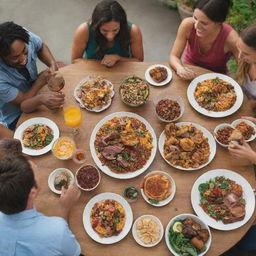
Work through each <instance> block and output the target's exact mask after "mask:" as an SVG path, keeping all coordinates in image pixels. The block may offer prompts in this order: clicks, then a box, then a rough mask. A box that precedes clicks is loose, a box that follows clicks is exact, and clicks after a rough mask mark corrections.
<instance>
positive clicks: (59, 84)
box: [48, 71, 65, 92]
mask: <svg viewBox="0 0 256 256" xmlns="http://www.w3.org/2000/svg"><path fill="white" fill-rule="evenodd" d="M64 85H65V80H64V78H63V76H62V74H61V73H60V72H58V71H56V72H55V73H54V74H53V75H51V76H50V79H49V81H48V88H49V90H51V91H53V92H59V91H60V90H61V89H62V88H63V87H64Z"/></svg>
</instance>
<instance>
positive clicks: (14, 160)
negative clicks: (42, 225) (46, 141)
mask: <svg viewBox="0 0 256 256" xmlns="http://www.w3.org/2000/svg"><path fill="white" fill-rule="evenodd" d="M34 186H35V187H36V182H35V177H34V172H33V170H32V167H31V165H30V163H29V161H28V159H27V158H25V157H24V156H22V155H17V156H14V155H13V156H12V157H6V158H4V159H1V160H0V211H2V212H3V213H5V214H14V213H19V212H21V211H23V210H25V208H26V206H27V201H28V195H29V193H30V190H31V188H32V187H34Z"/></svg>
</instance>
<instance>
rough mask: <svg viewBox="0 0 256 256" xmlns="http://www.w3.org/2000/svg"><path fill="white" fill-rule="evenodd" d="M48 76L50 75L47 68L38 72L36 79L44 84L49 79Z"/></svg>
mask: <svg viewBox="0 0 256 256" xmlns="http://www.w3.org/2000/svg"><path fill="white" fill-rule="evenodd" d="M50 76H51V72H50V69H49V68H47V69H46V70H44V71H42V72H40V73H39V75H38V78H37V80H38V81H39V82H40V83H41V84H43V85H46V84H47V83H48V81H49V79H50Z"/></svg>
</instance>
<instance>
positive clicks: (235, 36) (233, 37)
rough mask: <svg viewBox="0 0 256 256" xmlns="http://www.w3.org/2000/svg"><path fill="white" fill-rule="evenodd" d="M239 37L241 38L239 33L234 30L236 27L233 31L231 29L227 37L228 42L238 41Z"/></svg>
mask: <svg viewBox="0 0 256 256" xmlns="http://www.w3.org/2000/svg"><path fill="white" fill-rule="evenodd" d="M238 38H239V35H238V33H237V32H236V31H235V30H234V29H232V30H231V31H230V33H229V34H228V37H227V42H228V43H230V42H231V43H233V42H236V41H237V40H238Z"/></svg>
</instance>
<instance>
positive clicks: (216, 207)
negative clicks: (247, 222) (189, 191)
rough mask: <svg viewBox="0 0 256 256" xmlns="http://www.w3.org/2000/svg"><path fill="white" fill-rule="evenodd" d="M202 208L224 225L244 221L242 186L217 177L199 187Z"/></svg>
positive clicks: (222, 177)
mask: <svg viewBox="0 0 256 256" xmlns="http://www.w3.org/2000/svg"><path fill="white" fill-rule="evenodd" d="M198 190H199V192H200V206H201V207H202V208H203V210H204V211H205V212H206V213H207V214H208V215H209V216H210V217H212V218H214V219H215V220H221V221H222V222H223V223H224V224H228V223H233V222H236V221H240V220H243V219H244V217H245V203H246V202H245V200H244V198H243V189H242V186H241V185H239V184H237V183H236V182H235V181H233V180H231V179H229V178H225V177H224V176H217V177H215V178H214V179H210V180H208V181H206V182H205V183H201V184H200V185H199V187H198Z"/></svg>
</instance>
